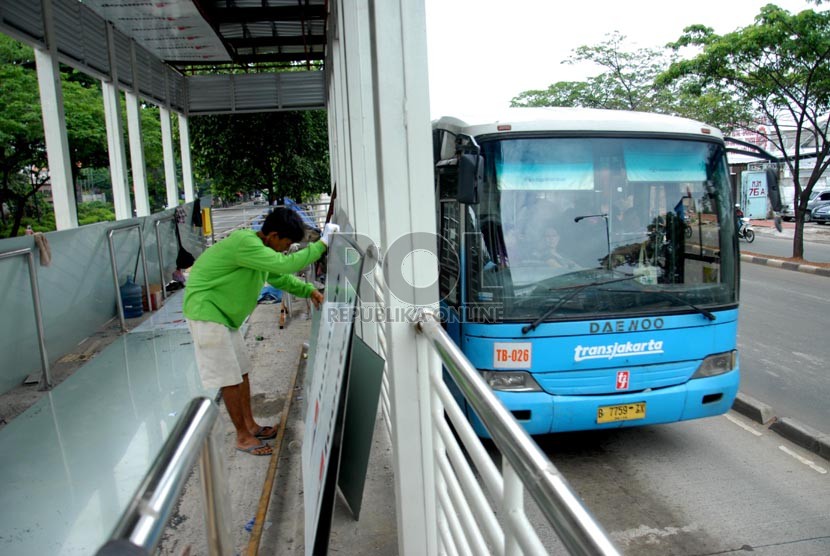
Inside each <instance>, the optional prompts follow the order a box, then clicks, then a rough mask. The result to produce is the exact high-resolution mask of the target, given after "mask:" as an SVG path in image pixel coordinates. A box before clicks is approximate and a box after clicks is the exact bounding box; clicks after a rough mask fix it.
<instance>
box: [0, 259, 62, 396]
mask: <svg viewBox="0 0 830 556" xmlns="http://www.w3.org/2000/svg"><path fill="white" fill-rule="evenodd" d="M18 255H26V259H27V262H28V263H29V283H30V284H31V285H32V302H33V303H34V306H35V325H36V326H37V341H38V347H39V348H40V366H41V374H40V381H39V382H38V385H37V389H38V390H49V389H50V388H52V376H51V373H50V372H49V356H48V354H47V353H46V338H45V334H44V332H43V313H42V311H41V308H40V288H38V285H37V267H36V266H35V256H34V254H33V253H32V249H31V248H30V247H26V248H24V249H16V250H14V251H6V252H5V253H0V260H2V259H8V258H11V257H16V256H18Z"/></svg>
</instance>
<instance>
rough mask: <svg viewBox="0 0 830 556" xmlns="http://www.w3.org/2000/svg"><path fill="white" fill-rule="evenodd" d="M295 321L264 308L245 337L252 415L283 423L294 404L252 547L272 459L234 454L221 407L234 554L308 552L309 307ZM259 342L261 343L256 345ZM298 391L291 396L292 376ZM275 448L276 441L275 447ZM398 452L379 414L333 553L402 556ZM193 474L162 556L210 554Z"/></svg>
mask: <svg viewBox="0 0 830 556" xmlns="http://www.w3.org/2000/svg"><path fill="white" fill-rule="evenodd" d="M293 308H294V315H293V318H291V319H289V320H288V322H287V324H286V326H285V328H284V329H283V330H280V329H279V326H278V320H279V306H278V305H259V306H258V307H257V309H256V310H255V311H254V313H253V315H252V316H251V319H250V320H249V326H248V329H247V331H246V334H245V339H246V345H247V346H248V348H249V350H250V351H249V354H250V355H251V359H252V362H253V364H254V370H253V371H252V373H251V374H250V379H251V392H252V402H253V410H254V416H255V417H256V418H257V420H258V422H259V423H260V424H261V425H273V424H275V423H277V422H278V420H279V417H280V415H281V414H282V411H283V408H284V407H285V404H286V403H287V402H288V400H289V397H290V398H291V409H290V412H289V414H288V423H287V427H286V434H285V438H284V439H283V442H282V450H281V454H280V457H279V460H278V463H277V467H276V476H275V477H274V480H273V483H272V488H271V491H270V501H269V504H268V512H267V514H266V517H265V522H264V524H263V529H262V535H261V538H260V539H259V547H258V552H257V547H256V546H251V544H252V543H251V538H252V534H251V532H250V529H251V528H252V525H253V523H252V520H253V519H254V518H255V516H256V514H257V510H258V508H259V507H260V498H261V495H262V492H263V486H264V484H265V482H266V478H267V475H268V468H269V464H270V460H271V458H270V457H254V456H251V455H247V454H243V453H241V452H238V451H236V450H234V449H233V447H234V434H233V427H232V425H231V423H230V419H229V418H228V416H227V413H226V412H225V409H224V406H223V405H222V404H221V402H220V410H221V411H220V420H219V421H218V422H217V425H216V431H217V433H218V434H219V435H220V436H221V439H220V442H222V443H223V445H224V450H223V455H224V458H225V462H226V467H227V485H228V489H229V493H230V498H231V505H232V510H231V513H232V524H231V534H232V535H233V538H234V553H236V554H257V553H261V554H304V553H305V542H304V512H303V488H302V461H301V452H302V441H303V431H304V423H303V417H304V409H305V407H304V403H303V402H304V400H303V390H302V385H303V378H304V376H303V375H304V370H303V367H304V365H300V362H301V351H302V344H303V343H304V342H307V341H308V338H309V334H310V330H311V324H310V323H311V321H310V320H309V319H308V317H307V315H306V314H304V311H305V310H306V309H305V304H304V303H297V302H295V303H294V307H293ZM257 338H261V339H260V340H258V339H257ZM298 370H299V374H298V375H297V377H296V383H295V384H296V386H295V388H294V390H293V391H291V392H289V389H290V386H291V384H292V381H293V380H294V375H295V373H297V372H298ZM270 443H271V444H272V445H273V444H274V441H270ZM391 456H392V454H391V445H390V442H389V437H388V435H387V433H386V427H385V425H384V423H383V422H382V416H381V415H380V414H378V421H377V423H376V427H375V434H374V438H373V444H372V452H371V455H370V463H369V471H368V476H367V479H366V486H365V491H364V501H363V508H362V512H361V516H360V520H359V521H356V520H354V519H353V517H352V516H351V514H350V512H349V510H348V509H347V506H346V504H345V503H344V502H343V500H342V499H341V498H340V496H339V495H338V497H337V498H336V500H335V503H334V508H333V516H332V528H331V535H330V544H329V552H330V553H332V554H347V555H367V556H368V555H377V554H382V555H395V554H397V553H398V546H397V524H396V512H395V496H394V480H393V479H394V477H393V471H392V469H393V468H392V457H391ZM198 480H199V477H198V472H197V471H194V473H193V475H192V476H191V478H190V480H189V481H188V483H187V485H186V486H185V490H184V493H183V495H182V498H181V501H180V503H179V506H178V508H177V510H176V513H175V515H174V516H173V518H172V519H171V521H170V525H169V526H168V529H167V531H166V533H165V535H164V539H163V541H162V544H161V547H160V550H159V553H160V554H163V555H171V556H173V555H175V556H179V555H185V554H193V555H195V554H207V545H206V535H205V528H204V519H203V517H202V516H203V510H202V502H201V490H200V487H199V483H198Z"/></svg>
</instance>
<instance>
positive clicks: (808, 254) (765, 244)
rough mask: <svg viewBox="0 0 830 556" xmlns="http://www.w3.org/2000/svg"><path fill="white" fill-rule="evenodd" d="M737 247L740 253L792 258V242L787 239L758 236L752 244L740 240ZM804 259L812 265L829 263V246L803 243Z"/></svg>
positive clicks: (790, 239) (812, 242)
mask: <svg viewBox="0 0 830 556" xmlns="http://www.w3.org/2000/svg"><path fill="white" fill-rule="evenodd" d="M739 247H740V249H741V251H749V252H752V253H758V254H762V255H772V256H775V257H792V256H793V240H792V238H787V237H780V236H771V235H761V234H758V235H756V236H755V241H754V242H752V243H747V242H745V241H743V240H741V241H740V246H739ZM804 259H805V260H807V261H810V262H814V263H830V244H828V243H818V242H815V241H805V242H804Z"/></svg>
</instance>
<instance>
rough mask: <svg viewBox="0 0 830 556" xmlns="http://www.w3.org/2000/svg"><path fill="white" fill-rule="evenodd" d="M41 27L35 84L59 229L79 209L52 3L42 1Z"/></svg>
mask: <svg viewBox="0 0 830 556" xmlns="http://www.w3.org/2000/svg"><path fill="white" fill-rule="evenodd" d="M43 26H44V31H45V35H46V43H47V45H48V47H49V50H48V52H46V51H43V50H40V49H38V48H35V49H34V50H35V66H36V67H37V83H38V88H39V90H40V107H41V108H40V110H41V114H42V117H43V135H44V137H45V139H46V159H47V161H48V164H49V181H50V182H51V185H52V200H53V204H54V207H55V225H56V227H57V229H58V230H65V229H68V228H77V227H78V209H77V207H76V205H75V187H74V184H73V183H72V161H71V159H70V158H69V139H68V138H67V136H66V115H65V114H64V110H63V90H62V89H61V74H60V68H59V66H58V51H57V46H56V43H55V40H54V36H55V33H54V24H53V21H52V2H51V1H49V0H47V1H45V2H43Z"/></svg>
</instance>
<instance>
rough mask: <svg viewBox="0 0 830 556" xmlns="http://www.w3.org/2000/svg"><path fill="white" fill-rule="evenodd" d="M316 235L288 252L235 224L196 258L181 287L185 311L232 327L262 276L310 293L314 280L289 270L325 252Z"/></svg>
mask: <svg viewBox="0 0 830 556" xmlns="http://www.w3.org/2000/svg"><path fill="white" fill-rule="evenodd" d="M325 250H326V246H325V244H324V243H322V242H320V241H317V242H314V243H312V244H310V245H309V246H308V247H306V248H305V249H301V250H300V251H297V252H296V253H293V254H291V255H283V254H282V253H277V252H276V251H274V250H273V249H271V248H269V247H267V246H266V245H265V244H264V243H263V242H262V240H261V239H260V238H259V236H257V234H256V232H255V231H253V230H237V231H235V232H233V233H232V234H231V235H229V236H228V237H227V238H225V239H223V240H222V241H220V242H219V243H217V244H216V245H213V246H211V247H210V248H209V249H207V250H206V251H205V252H204V253H202V254H201V256H200V257H199V258H198V259H197V260H196V263H195V264H194V265H193V268H192V269H191V270H190V276H188V279H187V285H186V287H185V290H184V304H183V308H184V316H185V317H186V318H188V319H191V320H203V321H209V322H216V323H219V324H224V325H225V326H228V327H230V328H233V329H236V328H239V327H240V326H242V323H243V322H244V321H245V318H247V316H248V315H250V314H251V312H252V311H253V310H254V308H255V307H256V304H257V299H258V298H259V294H260V292H261V291H262V286H264V285H265V282H266V281H267V282H268V283H269V284H271V285H272V286H274V287H275V288H277V289H280V290H283V291H286V292H288V293H290V294H293V295H296V296H299V297H309V296H311V292H312V291H314V286H313V285H311V284H308V283H306V282H303V281H302V280H299V279H298V278H296V277H294V276H292V273H294V272H297V271H299V270H301V269H303V268H305V267H306V266H308V265H310V264H311V263H313V262H315V261H316V260H317V259H319V258H320V257H321V256H322V254H323V253H324V252H325Z"/></svg>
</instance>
